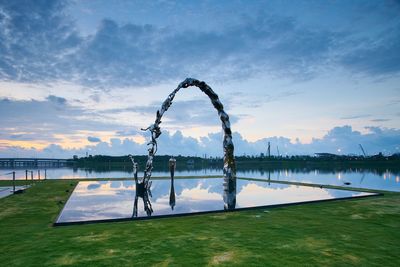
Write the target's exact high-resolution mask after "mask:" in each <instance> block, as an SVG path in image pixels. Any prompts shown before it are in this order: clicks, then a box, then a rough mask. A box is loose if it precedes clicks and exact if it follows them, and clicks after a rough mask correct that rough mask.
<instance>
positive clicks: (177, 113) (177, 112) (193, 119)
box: [101, 97, 240, 135]
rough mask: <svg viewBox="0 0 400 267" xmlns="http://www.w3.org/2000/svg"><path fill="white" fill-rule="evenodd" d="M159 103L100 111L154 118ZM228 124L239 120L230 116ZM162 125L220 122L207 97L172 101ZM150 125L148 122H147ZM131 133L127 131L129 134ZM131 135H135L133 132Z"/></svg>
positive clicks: (237, 117) (198, 124) (177, 125)
mask: <svg viewBox="0 0 400 267" xmlns="http://www.w3.org/2000/svg"><path fill="white" fill-rule="evenodd" d="M161 104H162V103H160V102H153V103H151V104H149V105H147V106H135V107H132V108H117V109H108V110H103V111H101V113H102V114H118V113H122V112H133V113H137V114H139V115H142V116H154V119H155V115H156V112H157V110H159V109H160V108H161ZM229 119H230V122H231V123H235V122H237V121H238V120H239V119H240V118H239V116H236V115H233V114H231V115H230V116H229ZM162 121H163V122H164V123H163V124H162V125H161V127H162V128H163V127H164V126H167V127H173V128H174V129H179V128H188V127H198V126H216V125H220V123H221V121H220V119H219V117H218V115H217V111H216V110H215V109H214V108H213V106H212V104H211V103H210V100H209V99H207V97H204V99H195V100H186V101H174V102H173V103H172V105H171V107H170V108H169V109H168V111H167V112H166V113H165V114H164V116H163V120H162ZM149 123H150V122H149ZM130 132H131V131H128V133H130ZM126 133H127V132H120V133H119V134H120V135H126ZM132 133H136V132H135V131H134V132H132Z"/></svg>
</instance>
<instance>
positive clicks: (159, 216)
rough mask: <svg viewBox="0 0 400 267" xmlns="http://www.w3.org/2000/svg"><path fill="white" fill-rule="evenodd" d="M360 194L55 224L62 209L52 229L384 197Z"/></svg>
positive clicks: (373, 194)
mask: <svg viewBox="0 0 400 267" xmlns="http://www.w3.org/2000/svg"><path fill="white" fill-rule="evenodd" d="M358 192H360V193H368V194H370V195H364V196H353V197H342V198H333V199H322V200H310V201H302V202H293V203H285V204H275V205H265V206H256V207H248V208H237V209H233V210H211V211H199V212H191V213H181V214H172V215H155V216H147V217H136V218H133V217H130V218H116V219H102V220H89V221H76V222H57V221H58V218H59V217H60V216H61V214H62V211H63V210H64V207H63V209H62V210H61V212H60V214H59V215H58V216H57V219H56V221H55V222H54V223H53V226H54V227H58V226H69V225H82V224H96V223H112V222H126V221H143V220H152V219H162V218H174V217H186V216H193V215H203V214H212V213H226V212H236V211H244V210H258V209H265V208H268V209H274V208H281V207H288V206H298V205H304V204H314V203H323V202H333V201H341V200H350V199H354V200H356V199H361V198H368V197H379V196H384V194H383V193H371V192H362V191H358Z"/></svg>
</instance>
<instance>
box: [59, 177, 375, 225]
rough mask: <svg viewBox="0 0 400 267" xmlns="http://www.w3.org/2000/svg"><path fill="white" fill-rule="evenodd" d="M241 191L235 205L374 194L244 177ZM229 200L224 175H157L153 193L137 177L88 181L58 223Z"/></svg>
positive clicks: (220, 205) (198, 208)
mask: <svg viewBox="0 0 400 267" xmlns="http://www.w3.org/2000/svg"><path fill="white" fill-rule="evenodd" d="M236 192H237V194H236V195H235V198H236V199H235V203H236V204H235V206H234V208H232V209H242V208H252V207H263V206H268V205H276V204H289V203H301V202H305V201H318V200H328V199H339V198H348V197H360V196H369V195H374V194H371V193H364V192H355V191H347V190H336V189H327V188H319V187H307V186H295V185H283V184H276V183H268V182H256V181H247V180H241V179H238V180H237V191H236ZM225 201H226V199H225V198H224V196H223V179H222V178H206V179H175V180H174V181H173V180H169V179H168V180H167V179H165V180H156V179H154V180H152V184H151V189H150V192H148V193H147V191H145V192H143V191H141V189H140V188H139V187H138V185H137V184H136V183H135V181H132V180H124V181H118V180H115V181H83V182H80V183H79V184H78V185H77V187H76V188H75V190H74V192H73V193H72V195H71V197H70V198H69V200H68V202H67V203H66V205H65V207H64V209H63V211H62V212H61V214H60V216H59V218H58V219H57V223H69V222H82V221H96V220H109V219H126V218H133V219H134V218H141V217H150V216H152V217H155V216H170V215H179V214H190V213H198V212H209V211H223V210H224V205H225V204H226V203H225Z"/></svg>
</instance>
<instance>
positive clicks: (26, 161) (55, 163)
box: [0, 158, 68, 168]
mask: <svg viewBox="0 0 400 267" xmlns="http://www.w3.org/2000/svg"><path fill="white" fill-rule="evenodd" d="M67 162H68V160H67V159H53V158H0V167H8V168H17V167H35V168H38V167H65V166H67Z"/></svg>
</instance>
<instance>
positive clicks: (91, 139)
mask: <svg viewBox="0 0 400 267" xmlns="http://www.w3.org/2000/svg"><path fill="white" fill-rule="evenodd" d="M87 140H88V141H89V142H91V143H99V142H101V139H100V138H98V137H94V136H88V138H87Z"/></svg>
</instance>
